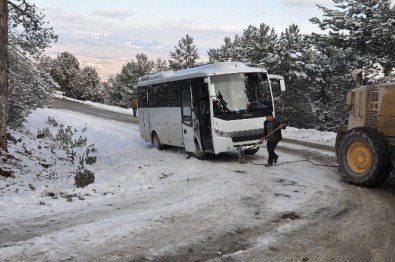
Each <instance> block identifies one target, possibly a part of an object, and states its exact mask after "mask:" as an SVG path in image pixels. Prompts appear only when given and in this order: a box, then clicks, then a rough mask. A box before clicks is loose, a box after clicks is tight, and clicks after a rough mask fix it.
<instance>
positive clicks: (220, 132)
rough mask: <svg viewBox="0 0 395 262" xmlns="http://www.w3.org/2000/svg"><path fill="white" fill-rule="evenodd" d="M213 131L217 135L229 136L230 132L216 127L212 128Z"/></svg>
mask: <svg viewBox="0 0 395 262" xmlns="http://www.w3.org/2000/svg"><path fill="white" fill-rule="evenodd" d="M214 132H215V134H216V135H217V136H222V137H227V138H230V133H229V132H228V131H225V130H222V129H218V128H214Z"/></svg>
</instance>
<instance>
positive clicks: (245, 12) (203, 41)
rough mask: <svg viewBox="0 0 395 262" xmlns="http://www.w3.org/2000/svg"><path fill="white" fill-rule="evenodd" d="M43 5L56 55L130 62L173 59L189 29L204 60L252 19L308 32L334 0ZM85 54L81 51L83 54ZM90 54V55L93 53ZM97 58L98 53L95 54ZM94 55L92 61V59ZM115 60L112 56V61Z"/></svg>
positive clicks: (46, 0) (79, 0)
mask: <svg viewBox="0 0 395 262" xmlns="http://www.w3.org/2000/svg"><path fill="white" fill-rule="evenodd" d="M31 2H32V3H34V4H36V6H37V7H39V8H40V9H42V10H43V13H44V14H45V15H46V20H47V21H48V22H49V24H50V26H53V27H54V29H55V33H57V34H58V35H59V40H58V42H57V43H56V44H53V46H52V49H51V50H50V51H52V52H53V53H52V55H56V54H59V53H60V52H62V51H69V52H72V53H75V54H76V55H77V58H81V59H83V58H86V60H87V61H86V62H92V63H96V64H99V66H103V64H104V63H103V61H99V60H98V59H99V58H106V59H107V60H106V61H107V63H108V62H109V60H108V59H110V60H111V59H113V58H114V57H117V60H118V61H120V60H122V62H123V63H124V62H125V61H127V59H128V60H129V61H130V60H131V59H132V58H134V57H135V55H136V54H138V53H144V54H146V55H148V57H149V58H151V59H153V60H156V58H162V59H168V58H169V54H170V51H173V50H174V46H175V45H177V43H178V41H179V40H180V39H181V38H182V37H185V35H186V34H189V35H190V36H192V37H193V39H194V44H195V45H196V47H197V48H198V51H199V55H200V57H201V59H202V60H206V61H207V60H208V59H207V51H208V50H209V49H210V48H219V47H220V46H221V44H223V42H224V41H223V40H224V38H225V37H227V36H228V37H231V38H233V37H234V35H235V34H242V32H243V29H246V28H247V27H248V26H249V25H254V26H259V25H260V24H261V23H265V24H267V25H269V26H271V27H273V28H274V29H275V30H276V32H278V33H280V32H282V31H285V29H286V28H287V27H288V26H289V25H291V24H297V25H298V26H299V27H300V29H301V32H302V33H311V32H312V31H316V32H318V31H319V28H318V27H317V26H316V25H312V24H311V23H310V22H309V19H310V18H312V17H321V15H322V12H321V10H320V9H319V8H318V7H317V6H316V5H317V3H319V4H320V5H324V6H331V5H333V3H332V1H331V0H270V1H267V0H266V1H263V0H243V1H241V0H237V1H236V0H200V1H192V0H167V1H162V0H144V1H143V0H132V1H131V0H116V1H110V0H68V1H53V0H31ZM78 56H79V57H78ZM88 58H90V59H88ZM92 58H95V59H93V60H95V61H93V60H92ZM88 60H91V61H88ZM113 62H114V61H113V60H111V61H110V63H113Z"/></svg>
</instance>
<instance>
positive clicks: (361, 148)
mask: <svg viewBox="0 0 395 262" xmlns="http://www.w3.org/2000/svg"><path fill="white" fill-rule="evenodd" d="M347 163H348V166H349V167H350V168H351V170H352V171H353V172H355V173H357V174H362V173H363V172H365V171H366V170H367V169H368V168H369V167H370V165H371V163H372V156H371V153H370V151H369V148H368V147H367V146H366V145H365V144H364V143H361V142H355V143H353V144H351V146H350V147H349V148H348V150H347Z"/></svg>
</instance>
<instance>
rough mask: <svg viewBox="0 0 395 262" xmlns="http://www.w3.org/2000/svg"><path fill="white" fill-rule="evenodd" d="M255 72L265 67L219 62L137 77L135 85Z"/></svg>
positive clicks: (264, 71) (261, 70)
mask: <svg viewBox="0 0 395 262" xmlns="http://www.w3.org/2000/svg"><path fill="white" fill-rule="evenodd" d="M255 72H262V73H267V71H266V69H263V68H256V67H249V66H246V65H245V64H244V63H241V62H219V63H213V64H207V65H202V66H197V67H192V68H188V69H183V70H178V71H172V70H170V71H165V72H161V73H157V74H153V75H146V76H142V77H140V78H139V79H138V82H137V86H146V85H152V84H158V83H165V82H171V81H177V80H183V79H191V78H196V77H208V76H214V75H224V74H234V73H255Z"/></svg>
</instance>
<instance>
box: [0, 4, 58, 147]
mask: <svg viewBox="0 0 395 262" xmlns="http://www.w3.org/2000/svg"><path fill="white" fill-rule="evenodd" d="M0 5H1V9H0V35H1V36H0V38H1V40H0V56H2V57H0V64H1V65H0V148H1V149H3V150H7V141H6V127H7V124H6V123H13V122H12V121H13V120H14V119H13V118H11V117H9V116H11V115H14V113H16V115H18V116H21V117H24V116H26V115H27V114H28V113H29V112H30V111H31V110H32V109H34V108H36V107H37V106H40V105H39V104H37V103H41V102H43V100H46V99H42V98H43V97H42V96H43V95H44V96H45V94H46V95H48V94H47V91H48V90H46V89H47V87H48V86H45V87H40V86H38V83H44V84H50V81H47V80H48V75H46V74H44V73H43V72H41V71H40V70H37V68H36V66H35V63H34V62H33V60H35V59H38V58H39V57H40V55H41V54H42V52H43V50H44V49H45V48H46V47H48V46H49V44H50V43H51V42H52V41H53V40H56V39H57V36H56V35H55V34H54V32H53V28H51V27H46V22H45V21H44V15H43V14H42V13H41V12H40V11H39V10H38V9H37V8H36V6H35V5H34V4H30V3H29V2H28V1H26V0H14V1H5V0H2V1H1V3H0ZM8 7H9V9H8ZM10 47H11V49H10ZM6 50H8V52H9V56H10V57H9V58H7V55H6V53H7V51H6ZM14 58H17V59H14ZM18 70H22V71H18ZM8 72H10V74H9V76H8ZM29 74H35V75H30V76H29ZM29 77H30V78H29ZM7 78H8V80H7ZM8 84H9V86H8ZM36 90H37V92H36ZM17 91H18V92H17ZM41 91H43V92H41ZM29 94H32V96H28V95H29ZM34 94H37V95H34ZM18 95H21V96H19V97H18ZM26 97H28V98H26ZM23 99H24V100H23ZM22 100H23V101H22ZM14 109H16V110H14ZM18 119H19V118H17V120H15V123H16V124H17V123H20V122H21V121H23V119H21V121H19V120H18Z"/></svg>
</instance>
